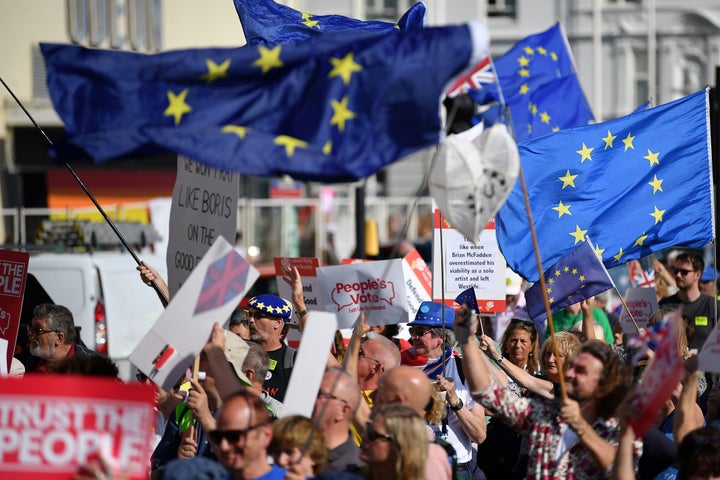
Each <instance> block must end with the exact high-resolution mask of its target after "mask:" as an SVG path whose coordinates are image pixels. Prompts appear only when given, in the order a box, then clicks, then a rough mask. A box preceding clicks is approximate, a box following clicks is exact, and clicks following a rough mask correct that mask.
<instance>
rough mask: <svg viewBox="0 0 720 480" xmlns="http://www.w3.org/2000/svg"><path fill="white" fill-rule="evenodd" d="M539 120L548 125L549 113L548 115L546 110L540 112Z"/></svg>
mask: <svg viewBox="0 0 720 480" xmlns="http://www.w3.org/2000/svg"><path fill="white" fill-rule="evenodd" d="M540 121H541V122H543V123H547V124H548V125H550V115H548V113H547V112H543V113H541V114H540Z"/></svg>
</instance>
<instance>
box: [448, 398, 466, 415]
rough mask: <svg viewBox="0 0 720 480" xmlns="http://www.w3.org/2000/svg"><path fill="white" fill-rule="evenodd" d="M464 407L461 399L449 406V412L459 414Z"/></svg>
mask: <svg viewBox="0 0 720 480" xmlns="http://www.w3.org/2000/svg"><path fill="white" fill-rule="evenodd" d="M464 406H465V404H464V403H463V401H462V398H458V401H457V403H456V404H455V405H450V410H452V411H453V412H459V411H460V410H462V408H463V407H464Z"/></svg>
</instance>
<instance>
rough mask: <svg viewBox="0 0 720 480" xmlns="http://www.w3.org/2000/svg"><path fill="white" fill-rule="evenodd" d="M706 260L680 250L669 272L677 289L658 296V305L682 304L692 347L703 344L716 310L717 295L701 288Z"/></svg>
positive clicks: (712, 325) (698, 346)
mask: <svg viewBox="0 0 720 480" xmlns="http://www.w3.org/2000/svg"><path fill="white" fill-rule="evenodd" d="M704 268H705V262H704V261H703V258H702V256H701V255H700V254H698V253H694V252H683V253H680V254H679V255H678V256H677V257H676V258H675V261H674V262H673V267H672V270H671V272H672V274H673V277H674V278H675V284H676V285H677V288H678V292H677V293H676V294H675V295H671V296H669V297H666V298H663V299H662V300H660V306H661V307H668V308H672V307H676V306H681V307H682V314H683V316H684V317H687V318H688V319H689V321H690V327H691V328H692V335H688V343H689V346H690V349H691V350H695V351H698V350H700V348H702V346H703V344H704V343H705V340H706V339H707V337H708V335H710V332H712V330H713V328H715V317H716V314H717V312H718V305H719V304H718V301H717V299H716V298H714V297H711V296H709V295H705V294H704V293H702V292H701V291H700V286H699V282H700V277H701V276H702V272H703V269H704Z"/></svg>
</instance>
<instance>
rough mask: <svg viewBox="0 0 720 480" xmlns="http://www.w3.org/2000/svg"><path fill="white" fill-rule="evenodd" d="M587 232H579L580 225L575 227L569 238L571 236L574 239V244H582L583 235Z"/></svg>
mask: <svg viewBox="0 0 720 480" xmlns="http://www.w3.org/2000/svg"><path fill="white" fill-rule="evenodd" d="M587 232H588V231H587V230H581V229H580V225H575V231H574V232H570V236H572V237H573V238H574V239H575V243H574V244H573V245H575V244H577V243H578V242H584V241H585V234H586V233H587Z"/></svg>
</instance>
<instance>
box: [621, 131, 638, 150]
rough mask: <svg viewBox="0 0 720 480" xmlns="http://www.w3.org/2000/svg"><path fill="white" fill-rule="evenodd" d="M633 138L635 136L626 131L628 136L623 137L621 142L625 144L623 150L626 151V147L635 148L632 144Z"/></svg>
mask: <svg viewBox="0 0 720 480" xmlns="http://www.w3.org/2000/svg"><path fill="white" fill-rule="evenodd" d="M633 140H635V137H633V136H632V135H630V132H628V136H627V137H625V138H624V139H623V141H622V142H623V143H624V144H625V150H623V151H624V152H627V150H628V148H632V149H633V150H635V146H634V145H633Z"/></svg>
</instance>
